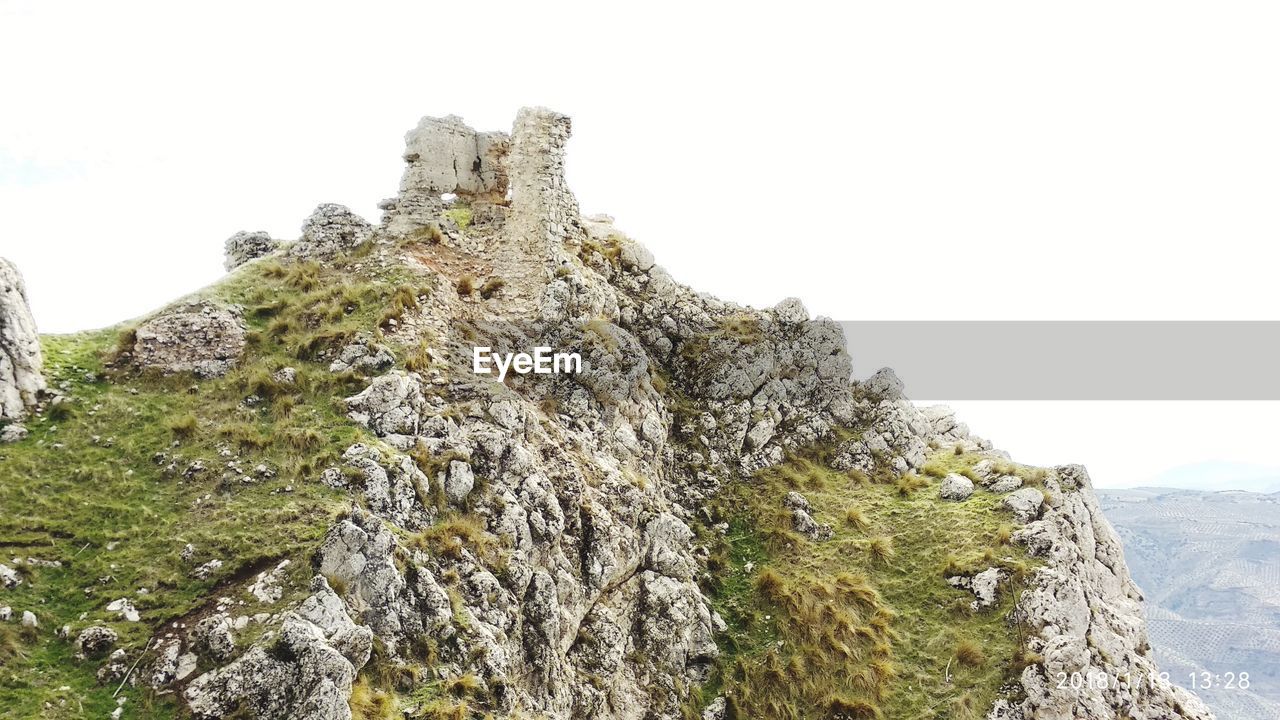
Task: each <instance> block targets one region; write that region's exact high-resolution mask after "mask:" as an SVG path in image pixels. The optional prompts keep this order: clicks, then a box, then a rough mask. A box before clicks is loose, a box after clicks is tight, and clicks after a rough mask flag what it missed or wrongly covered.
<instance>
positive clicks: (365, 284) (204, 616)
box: [0, 109, 1209, 719]
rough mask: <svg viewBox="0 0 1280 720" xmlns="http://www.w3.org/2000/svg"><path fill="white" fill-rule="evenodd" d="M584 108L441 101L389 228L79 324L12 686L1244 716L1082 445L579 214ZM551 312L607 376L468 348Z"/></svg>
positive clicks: (244, 241)
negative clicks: (1152, 613) (734, 296)
mask: <svg viewBox="0 0 1280 720" xmlns="http://www.w3.org/2000/svg"><path fill="white" fill-rule="evenodd" d="M569 130H570V124H569V120H568V118H566V117H564V116H562V115H559V114H556V113H554V112H551V111H548V110H543V109H525V110H522V111H521V112H520V114H519V116H518V117H517V119H516V122H515V126H514V129H513V132H512V133H511V134H510V135H507V134H505V133H477V132H475V131H473V130H471V129H470V128H468V127H466V126H465V125H464V124H463V123H462V122H461V121H460V120H459V119H458V118H453V117H450V118H443V119H433V118H427V119H424V120H423V122H422V123H421V124H419V126H418V127H417V128H415V129H414V130H413V131H412V132H410V134H409V136H408V138H407V150H406V154H405V160H406V164H407V167H406V171H405V174H404V177H403V179H402V182H401V188H400V192H399V194H398V196H397V197H396V198H394V199H391V200H388V201H385V202H384V203H383V204H382V208H383V209H384V211H385V215H384V217H383V218H382V220H381V222H380V223H379V224H378V225H373V224H371V223H369V222H368V221H366V220H364V219H362V218H360V217H358V216H356V215H354V214H353V213H351V212H350V211H349V210H347V209H346V208H343V207H341V206H337V205H321V206H320V207H319V208H317V210H316V212H315V213H314V214H313V215H312V216H311V217H310V218H308V219H307V220H306V222H305V223H304V225H303V231H302V235H301V237H299V238H298V239H297V240H294V241H289V242H281V241H277V240H275V239H272V238H270V237H269V236H267V235H266V234H265V233H238V234H237V235H236V236H233V237H232V238H231V239H230V240H229V241H228V259H227V267H228V268H232V272H231V274H230V275H229V276H228V277H227V278H226V279H225V280H224V281H223V282H220V283H218V284H217V285H215V286H213V287H210V288H208V289H206V290H203V291H201V292H199V293H197V294H196V295H193V296H192V297H189V298H185V299H183V300H182V301H179V302H177V303H174V304H173V305H171V306H169V307H166V308H163V309H162V310H160V311H158V312H157V313H156V314H155V315H153V316H151V317H147V318H143V319H142V320H140V321H138V322H136V323H131V324H129V325H127V326H124V327H122V328H119V329H115V330H112V331H105V332H98V333H89V334H85V335H80V336H74V337H50V338H45V339H44V349H45V356H46V361H45V367H44V375H45V376H47V377H48V379H49V381H50V386H51V387H52V388H54V390H53V391H52V392H48V391H46V392H45V393H44V397H45V399H44V400H43V401H41V400H40V398H39V397H35V398H30V399H28V400H26V401H24V403H25V404H24V407H29V406H30V405H31V404H32V403H36V402H44V406H43V407H39V406H38V407H37V410H38V411H37V413H36V414H35V415H34V416H33V417H31V418H29V419H28V420H27V424H26V428H27V430H28V431H29V435H27V436H25V437H22V438H19V437H18V434H17V433H14V434H13V440H14V442H13V443H12V444H8V445H5V446H4V447H3V448H2V449H0V457H2V458H3V460H2V463H3V464H2V465H0V501H2V503H3V507H4V509H5V515H4V518H3V520H2V521H0V539H2V540H3V545H4V546H5V548H6V550H7V552H6V556H9V555H11V556H12V557H13V560H12V561H11V563H10V564H7V565H5V566H4V567H3V568H0V572H3V573H4V577H5V578H6V581H5V586H6V587H5V589H3V590H0V601H2V603H3V604H4V605H5V606H8V607H10V608H12V609H11V610H10V611H9V615H12V616H14V617H15V618H17V617H26V616H27V614H29V622H26V623H25V624H19V623H17V622H7V621H6V622H4V623H0V632H2V633H3V636H0V661H2V662H3V663H4V668H3V671H2V672H0V707H2V708H4V709H2V710H0V713H7V715H5V716H7V717H42V716H44V717H105V716H107V715H108V714H111V713H115V714H116V716H117V717H119V716H130V717H171V716H180V717H181V716H194V717H198V718H220V717H248V718H297V717H306V718H349V717H353V716H354V717H357V718H393V717H394V718H399V717H412V718H469V717H546V718H620V719H621V718H635V719H639V718H696V717H702V718H880V717H883V718H916V717H923V718H928V717H936V718H963V717H984V716H987V717H993V718H1019V717H1021V718H1084V717H1089V718H1108V717H1126V718H1177V717H1186V718H1204V717H1209V715H1208V713H1207V711H1206V710H1205V709H1204V708H1203V706H1202V705H1201V704H1200V703H1199V701H1198V700H1196V699H1195V698H1194V697H1193V696H1191V695H1189V694H1188V693H1185V691H1181V690H1179V689H1177V688H1174V687H1172V686H1170V685H1169V684H1168V683H1167V682H1166V681H1164V680H1162V679H1161V678H1160V677H1159V676H1158V675H1157V673H1156V668H1155V666H1154V664H1153V662H1152V660H1151V659H1150V654H1149V648H1148V646H1147V643H1146V639H1145V626H1144V624H1143V619H1142V614H1141V608H1140V601H1139V596H1138V594H1137V591H1136V589H1135V587H1134V586H1133V583H1132V582H1131V581H1130V579H1129V576H1128V571H1127V570H1126V568H1125V566H1124V561H1123V558H1122V556H1121V554H1120V547H1119V544H1118V542H1117V541H1116V539H1115V535H1114V533H1113V532H1112V530H1111V528H1110V526H1108V525H1107V524H1106V522H1105V520H1104V519H1103V518H1102V517H1101V515H1100V514H1099V512H1098V510H1097V505H1096V500H1095V498H1094V496H1093V493H1092V490H1091V488H1090V486H1089V482H1088V477H1087V476H1086V475H1085V473H1084V472H1083V470H1082V469H1080V468H1077V467H1063V468H1056V469H1049V470H1040V469H1035V468H1028V467H1024V466H1020V465H1017V464H1015V463H1012V462H1010V461H1009V460H1008V459H1007V458H1006V457H1004V456H1003V455H1002V454H1000V453H999V452H997V451H995V450H993V449H992V448H991V446H990V444H989V443H987V442H985V441H983V440H980V439H978V438H975V437H971V436H970V435H969V433H968V430H967V429H966V428H965V427H964V426H963V425H962V424H959V423H958V422H957V421H956V420H955V418H954V417H953V415H952V414H951V413H950V412H949V411H947V410H946V409H945V408H924V409H921V408H917V407H916V406H915V405H913V404H912V403H910V402H909V401H908V400H906V399H905V398H904V397H903V396H902V394H901V385H900V384H899V383H898V382H897V380H896V378H894V377H893V375H892V373H890V372H887V371H884V372H881V373H879V374H877V375H876V376H875V377H874V378H872V380H870V381H868V382H866V383H862V384H855V383H853V382H852V381H851V380H850V359H849V355H848V352H847V350H846V339H845V338H844V337H843V336H842V334H841V332H840V331H839V329H838V328H837V326H836V325H835V324H834V323H832V322H830V321H826V320H823V319H817V320H813V319H811V318H810V317H809V315H808V313H807V311H806V310H805V309H804V307H803V306H801V304H800V303H799V302H798V301H795V300H786V301H783V302H782V303H780V304H779V305H777V306H776V307H774V308H771V309H767V310H754V309H750V308H744V307H739V306H736V305H733V304H731V303H726V302H721V301H719V300H716V299H714V298H710V297H707V296H704V295H700V294H698V293H695V292H694V291H692V290H690V289H688V288H686V287H684V286H682V285H680V284H678V283H676V282H675V281H674V280H673V279H672V278H671V277H670V276H669V275H668V274H667V273H666V272H665V271H663V270H662V269H661V268H660V267H659V266H657V265H655V263H654V259H653V257H652V256H651V255H650V254H649V252H648V251H647V250H645V249H644V248H643V247H642V246H640V245H638V244H636V243H635V242H633V241H632V240H630V239H628V238H626V237H625V236H624V235H623V234H622V233H621V232H620V231H618V230H617V229H616V228H614V227H613V225H612V222H611V220H610V219H609V218H607V217H603V216H595V217H582V216H581V215H580V214H579V211H578V207H577V204H576V201H575V200H574V197H573V195H572V194H571V193H570V191H569V190H568V188H567V186H566V185H565V183H564V175H563V167H564V148H565V144H566V142H567V140H568V137H569ZM6 302H7V303H8V304H10V305H12V306H14V307H18V308H19V310H20V313H21V312H25V300H22V301H18V300H14V299H8V300H6ZM20 313H19V314H20ZM7 327H8V326H7V325H6V328H7ZM6 332H8V331H7V330H6ZM853 344H854V347H855V348H856V338H855V339H853ZM537 346H546V347H550V348H554V349H555V350H557V351H562V352H572V353H576V354H578V355H579V356H580V358H581V361H582V362H581V372H580V373H562V374H523V375H522V374H516V373H512V374H509V375H507V376H506V377H505V379H504V380H503V381H498V379H497V377H496V376H495V375H484V374H477V373H475V372H474V368H473V360H474V355H473V353H474V348H476V347H487V348H491V349H493V350H494V351H500V352H508V351H517V350H524V351H528V350H530V349H531V348H534V347H537ZM123 698H128V699H129V700H128V701H127V702H124V703H123V704H119V705H118V703H120V701H121V699H123Z"/></svg>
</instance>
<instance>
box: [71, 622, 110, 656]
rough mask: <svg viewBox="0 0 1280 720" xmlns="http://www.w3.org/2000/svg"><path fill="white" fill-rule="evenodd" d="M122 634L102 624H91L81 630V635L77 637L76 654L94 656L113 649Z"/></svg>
mask: <svg viewBox="0 0 1280 720" xmlns="http://www.w3.org/2000/svg"><path fill="white" fill-rule="evenodd" d="M119 639H120V636H119V635H117V634H116V631H115V630H112V629H111V628H109V627H105V626H102V625H90V626H89V627H87V628H85V629H84V630H81V631H80V635H79V636H77V637H76V655H78V656H80V657H92V656H95V655H101V654H102V653H104V652H106V651H107V650H110V649H111V646H112V645H115V644H116V640H119Z"/></svg>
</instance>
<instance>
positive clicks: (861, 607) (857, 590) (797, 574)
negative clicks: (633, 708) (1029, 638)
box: [701, 453, 1028, 720]
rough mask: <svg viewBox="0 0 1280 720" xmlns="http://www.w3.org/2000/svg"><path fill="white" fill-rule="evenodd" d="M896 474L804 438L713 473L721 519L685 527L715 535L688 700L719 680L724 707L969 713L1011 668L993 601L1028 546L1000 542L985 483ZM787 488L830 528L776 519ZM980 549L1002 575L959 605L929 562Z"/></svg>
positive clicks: (960, 594)
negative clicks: (960, 499)
mask: <svg viewBox="0 0 1280 720" xmlns="http://www.w3.org/2000/svg"><path fill="white" fill-rule="evenodd" d="M934 459H935V460H937V459H940V456H939V457H938V458H934ZM975 459H976V456H971V457H962V458H956V459H955V460H954V461H953V462H955V463H957V465H956V467H954V468H949V470H951V471H956V470H959V469H962V468H967V466H968V465H967V463H970V462H972V461H973V460H975ZM944 474H945V473H944ZM913 477H914V476H913ZM909 484H910V486H911V488H910V490H909V491H908V492H906V493H904V492H903V491H902V488H901V487H900V485H901V484H900V483H884V482H866V480H865V478H861V477H858V478H855V477H852V476H851V475H849V474H846V473H840V472H836V471H833V470H831V469H830V468H829V467H827V466H826V465H825V464H824V463H823V462H821V461H820V460H819V459H818V453H814V454H811V455H809V456H805V457H795V458H792V459H791V460H789V461H788V462H786V463H784V464H783V465H781V466H779V467H776V468H773V469H770V470H767V471H764V472H762V473H760V474H759V475H758V477H757V478H756V481H755V484H754V485H751V486H740V487H736V488H728V489H726V494H725V495H723V496H722V497H721V498H720V499H719V500H718V501H717V506H718V508H719V512H720V513H721V515H722V517H723V518H724V519H725V520H726V521H727V522H728V523H729V531H728V533H727V534H724V535H719V534H718V533H716V532H715V531H713V530H710V529H708V528H703V529H702V530H701V534H702V536H703V538H704V539H705V540H707V541H708V542H709V543H711V544H712V545H713V547H714V548H715V549H714V552H713V555H712V559H711V565H712V566H711V570H712V574H711V576H712V578H713V579H712V580H710V581H709V583H708V587H707V590H708V591H709V593H710V594H711V596H712V597H713V601H714V602H715V604H716V607H717V610H718V611H719V612H720V613H721V615H722V616H723V617H724V618H725V620H726V622H727V624H728V626H729V629H728V631H727V632H726V633H725V634H724V637H722V638H720V639H719V640H720V643H721V647H722V650H723V651H724V653H723V656H722V658H721V662H720V665H719V668H718V671H717V674H716V677H715V678H714V679H713V681H712V682H711V683H709V684H708V686H707V687H705V688H703V692H702V694H701V700H702V701H704V702H705V701H706V700H709V699H710V698H712V697H715V696H716V695H717V694H720V693H724V694H725V695H726V697H727V699H728V700H729V706H730V710H731V712H732V713H734V714H735V715H733V716H736V717H739V718H754V717H769V718H778V719H780V720H785V719H789V718H794V719H796V720H799V719H802V718H815V719H816V718H828V717H850V718H863V717H865V718H968V717H975V718H976V717H981V714H982V713H983V712H985V710H986V708H988V707H990V704H991V703H992V702H993V701H994V700H995V698H996V697H998V696H999V695H998V693H999V690H1000V687H1001V685H1002V684H1004V683H1005V682H1007V681H1009V680H1010V679H1012V678H1013V677H1014V676H1015V675H1016V674H1017V673H1018V672H1020V671H1021V667H1022V666H1021V664H1020V663H1021V661H1022V653H1021V646H1022V642H1021V637H1020V633H1019V632H1018V629H1017V628H1016V627H1014V626H1011V625H1010V624H1009V615H1010V612H1011V611H1012V609H1013V607H1014V604H1015V602H1016V594H1017V589H1018V587H1020V583H1021V579H1022V578H1023V577H1024V576H1025V574H1026V572H1027V570H1028V561H1027V558H1026V556H1025V555H1024V553H1023V552H1022V551H1021V550H1020V549H1018V548H1014V547H1012V546H1010V545H1009V544H1008V535H1007V530H1008V524H1007V523H1008V518H1007V517H1006V515H1005V513H1003V512H1002V511H1000V510H999V509H998V507H997V502H998V498H996V497H994V496H992V495H990V494H988V493H985V492H982V491H979V492H978V493H976V494H975V495H974V496H973V497H972V498H971V499H970V500H969V501H967V502H964V503H944V502H941V501H940V500H939V499H938V497H937V484H936V482H929V481H928V480H927V479H925V478H922V477H915V479H913V480H911V481H910V483H909ZM788 490H798V491H800V492H802V493H804V495H805V496H806V497H807V498H808V499H809V500H810V502H811V503H812V504H813V507H814V508H815V519H816V520H817V521H818V522H820V523H830V524H831V526H832V527H833V528H835V533H836V534H835V537H834V538H833V539H832V540H829V541H826V542H813V541H810V540H808V539H807V538H804V537H802V536H800V535H797V534H796V533H794V532H792V531H791V530H790V527H791V525H790V517H789V514H788V512H787V511H786V510H785V509H784V508H783V505H782V499H783V497H784V496H785V495H786V493H787V491H788ZM992 565H997V566H1001V567H1004V568H1006V569H1007V570H1008V571H1009V572H1010V573H1011V575H1012V577H1013V580H1012V581H1011V582H1010V584H1008V585H1006V586H1004V587H1003V588H1002V593H1001V597H1000V599H999V603H998V606H997V607H995V608H994V609H991V610H987V611H983V612H977V613H975V612H973V611H971V610H970V609H969V603H970V602H971V601H972V600H973V596H972V595H971V594H969V593H968V592H966V591H962V590H957V589H955V588H952V587H950V586H949V585H948V584H947V583H946V581H945V576H946V574H947V573H949V572H950V573H954V572H958V571H966V572H972V571H976V570H981V569H985V568H986V567H989V566H992Z"/></svg>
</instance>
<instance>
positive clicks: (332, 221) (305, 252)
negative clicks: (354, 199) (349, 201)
mask: <svg viewBox="0 0 1280 720" xmlns="http://www.w3.org/2000/svg"><path fill="white" fill-rule="evenodd" d="M372 238H373V226H372V225H370V224H369V222H368V221H367V220H365V219H364V218H362V217H360V216H359V215H356V214H355V213H353V212H351V210H350V209H348V208H347V207H345V206H343V205H338V204H335V203H324V204H322V205H319V206H318V207H316V209H315V210H314V211H313V212H312V213H311V215H310V216H309V217H307V219H306V221H305V222H304V223H303V224H302V237H300V238H299V239H298V241H297V242H296V243H294V244H293V245H292V246H291V247H290V248H289V253H290V254H291V255H295V256H301V257H309V258H329V257H333V256H335V255H338V254H339V253H343V252H347V251H349V250H353V249H355V248H357V247H359V246H360V245H363V244H364V243H366V242H368V241H369V240H370V239H372Z"/></svg>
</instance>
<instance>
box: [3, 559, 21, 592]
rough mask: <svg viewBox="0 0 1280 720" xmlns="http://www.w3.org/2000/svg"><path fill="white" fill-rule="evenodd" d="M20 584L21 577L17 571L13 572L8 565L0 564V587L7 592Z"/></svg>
mask: <svg viewBox="0 0 1280 720" xmlns="http://www.w3.org/2000/svg"><path fill="white" fill-rule="evenodd" d="M21 584H22V576H21V575H19V574H18V571H17V570H14V569H13V568H11V567H9V566H8V565H5V564H4V563H0V586H3V587H4V588H5V589H6V590H8V589H10V588H15V587H17V586H19V585H21Z"/></svg>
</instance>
